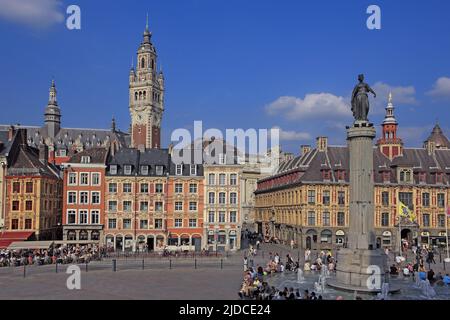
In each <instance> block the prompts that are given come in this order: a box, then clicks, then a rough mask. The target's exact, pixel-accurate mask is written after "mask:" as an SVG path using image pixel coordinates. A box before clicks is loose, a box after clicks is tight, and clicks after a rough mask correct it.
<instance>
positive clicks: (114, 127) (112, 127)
mask: <svg viewBox="0 0 450 320" xmlns="http://www.w3.org/2000/svg"><path fill="white" fill-rule="evenodd" d="M111 131H112V132H116V119H115V118H114V116H113V117H112V120H111Z"/></svg>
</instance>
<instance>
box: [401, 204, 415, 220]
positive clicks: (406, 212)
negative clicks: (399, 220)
mask: <svg viewBox="0 0 450 320" xmlns="http://www.w3.org/2000/svg"><path fill="white" fill-rule="evenodd" d="M397 214H398V215H399V216H400V217H404V218H407V219H409V220H410V221H411V222H414V221H416V215H415V214H414V213H413V212H412V211H411V209H409V208H408V207H407V206H406V205H405V204H404V203H402V202H401V201H399V202H398V206H397Z"/></svg>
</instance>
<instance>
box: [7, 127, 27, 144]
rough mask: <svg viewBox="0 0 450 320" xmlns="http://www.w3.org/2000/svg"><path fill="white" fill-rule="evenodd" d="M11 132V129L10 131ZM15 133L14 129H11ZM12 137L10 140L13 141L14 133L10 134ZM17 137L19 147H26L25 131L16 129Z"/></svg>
mask: <svg viewBox="0 0 450 320" xmlns="http://www.w3.org/2000/svg"><path fill="white" fill-rule="evenodd" d="M10 130H11V129H10ZM13 130H14V131H15V129H13ZM12 134H13V136H12V138H11V139H14V133H12ZM17 137H18V138H19V145H21V146H26V145H28V142H27V129H18V130H17Z"/></svg>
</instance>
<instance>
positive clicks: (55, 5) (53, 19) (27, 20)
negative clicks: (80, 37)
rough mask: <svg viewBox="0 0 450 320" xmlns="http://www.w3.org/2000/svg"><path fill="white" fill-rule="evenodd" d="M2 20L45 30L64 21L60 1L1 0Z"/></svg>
mask: <svg viewBox="0 0 450 320" xmlns="http://www.w3.org/2000/svg"><path fill="white" fill-rule="evenodd" d="M0 19H4V20H7V21H11V22H14V23H19V24H24V25H28V26H31V27H39V28H45V27H49V26H51V25H53V24H55V23H61V22H62V21H64V11H63V8H62V2H61V1H60V0H0Z"/></svg>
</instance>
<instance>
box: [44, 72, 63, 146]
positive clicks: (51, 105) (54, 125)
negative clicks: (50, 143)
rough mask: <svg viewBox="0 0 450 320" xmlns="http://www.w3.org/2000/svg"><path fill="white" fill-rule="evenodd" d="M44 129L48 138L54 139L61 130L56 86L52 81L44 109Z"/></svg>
mask: <svg viewBox="0 0 450 320" xmlns="http://www.w3.org/2000/svg"><path fill="white" fill-rule="evenodd" d="M44 123H45V127H46V128H47V134H48V136H49V137H50V138H52V139H54V138H55V137H56V135H57V134H58V132H59V130H60V129H61V110H60V109H59V106H58V102H57V101H56V85H55V80H52V85H51V86H50V90H49V95H48V104H47V107H46V108H45V121H44Z"/></svg>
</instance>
